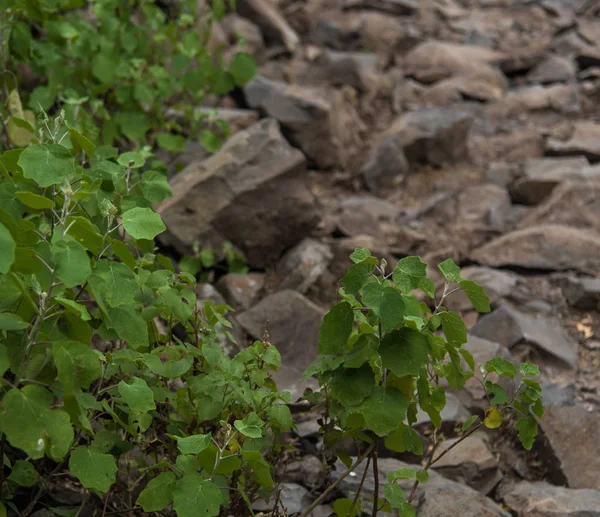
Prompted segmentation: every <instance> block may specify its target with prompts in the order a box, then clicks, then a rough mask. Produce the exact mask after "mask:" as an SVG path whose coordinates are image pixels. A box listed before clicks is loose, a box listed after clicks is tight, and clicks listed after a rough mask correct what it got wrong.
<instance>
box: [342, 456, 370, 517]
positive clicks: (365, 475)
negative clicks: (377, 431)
mask: <svg viewBox="0 0 600 517" xmlns="http://www.w3.org/2000/svg"><path fill="white" fill-rule="evenodd" d="M370 466H371V456H369V459H368V460H367V465H366V466H365V470H364V472H363V475H362V478H361V480H360V484H359V485H358V490H357V491H356V495H355V496H354V501H352V504H351V505H350V510H348V516H349V517H352V512H353V511H354V508H356V503H358V498H359V497H360V493H361V492H362V489H363V486H364V484H365V480H366V479H367V474H368V473H369V467H370Z"/></svg>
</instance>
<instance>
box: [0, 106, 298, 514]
mask: <svg viewBox="0 0 600 517" xmlns="http://www.w3.org/2000/svg"><path fill="white" fill-rule="evenodd" d="M40 126H41V127H42V128H43V131H41V132H39V133H38V134H37V136H36V140H35V143H32V144H31V145H28V146H27V147H25V148H21V149H13V150H8V151H5V152H4V153H3V154H1V155H0V200H1V202H0V206H1V208H0V292H1V293H2V296H0V375H1V376H2V381H1V388H2V395H1V401H0V430H1V433H2V436H1V442H0V443H1V445H0V450H1V451H2V454H3V458H4V464H5V468H6V469H8V470H10V474H9V475H8V476H7V477H6V479H4V478H3V479H0V487H2V489H3V494H2V501H3V503H0V511H5V510H6V507H9V508H12V509H13V510H14V511H15V512H19V513H18V514H19V515H22V516H28V515H30V514H31V513H32V512H33V511H34V509H35V508H36V505H37V504H38V502H39V501H43V499H42V498H44V496H45V494H46V491H47V488H48V483H49V481H50V480H52V479H53V478H54V476H57V475H60V476H65V475H68V476H70V477H71V478H72V479H73V480H75V481H77V482H78V483H79V484H80V485H81V486H82V487H83V488H85V489H87V491H88V492H89V493H90V494H91V495H92V499H91V500H92V501H93V500H94V499H93V498H94V497H95V498H96V500H97V501H98V504H99V505H104V509H105V511H106V510H107V509H108V511H110V512H112V513H119V514H124V513H126V512H129V511H140V512H141V511H145V512H158V511H162V510H163V509H165V508H166V507H169V505H172V509H173V510H174V511H175V513H176V514H177V515H178V517H188V516H195V515H198V512H200V513H202V515H207V516H211V515H212V516H217V515H221V514H222V513H224V512H229V513H233V514H235V515H242V514H244V513H247V512H248V510H247V507H248V505H249V504H250V500H251V499H252V498H254V497H256V496H257V495H262V496H264V497H268V495H269V493H270V491H271V489H272V487H273V485H274V481H273V478H272V472H273V468H274V465H275V464H276V463H277V461H278V459H279V457H280V456H281V454H280V452H281V450H282V447H283V445H282V444H281V443H280V441H279V440H278V436H279V435H280V433H281V432H282V431H285V430H288V429H289V428H290V427H291V426H292V419H291V415H290V410H289V409H288V406H287V405H286V404H285V403H286V402H290V400H289V394H284V393H279V392H278V391H277V389H276V387H275V385H274V383H273V381H272V380H271V378H270V377H269V371H270V370H276V369H277V367H278V365H279V361H280V357H279V354H278V352H277V350H276V349H275V348H274V347H273V346H272V345H271V344H270V343H268V342H266V341H264V342H255V343H254V344H253V345H252V346H250V347H248V348H244V349H242V350H240V351H239V353H237V354H235V355H233V354H231V355H228V354H224V353H223V350H222V349H221V347H220V345H219V344H218V343H219V342H222V339H220V338H222V336H223V335H225V336H228V337H229V338H230V339H231V340H233V338H232V337H231V334H230V333H229V328H230V327H231V324H230V323H229V322H228V321H227V319H226V318H225V314H226V312H227V311H228V310H229V307H228V306H226V305H215V304H212V303H210V302H206V303H203V304H199V303H198V302H197V300H196V294H195V290H194V288H195V278H194V276H192V275H190V274H189V273H187V272H185V271H180V272H177V271H176V270H175V268H174V267H173V264H172V262H171V261H170V259H168V258H167V257H165V256H163V255H161V254H160V253H157V250H156V248H155V244H154V241H153V239H154V237H155V236H156V235H158V234H159V233H161V232H162V231H163V230H164V229H165V227H164V224H163V223H162V221H161V218H160V216H159V215H158V214H157V213H156V212H155V211H154V210H153V208H152V204H153V203H156V202H160V201H161V200H162V199H164V198H165V197H166V196H168V195H169V193H170V189H169V185H168V182H167V179H166V176H165V173H164V172H163V171H161V170H159V169H156V168H154V165H155V164H154V162H153V161H152V156H151V153H150V152H149V150H148V149H146V148H144V149H142V150H139V151H136V152H127V153H124V154H120V155H119V154H118V152H117V150H116V149H115V148H113V147H110V146H106V145H104V146H100V147H97V146H95V145H94V144H93V143H92V142H91V141H90V140H88V139H87V138H86V137H84V136H83V135H82V134H81V133H79V132H78V131H77V130H76V129H74V128H73V127H69V126H68V125H67V126H66V125H65V121H64V113H63V114H61V115H60V116H59V117H57V118H56V119H55V120H51V119H48V118H47V117H44V116H43V117H42V119H41V120H40ZM125 466H126V469H127V472H131V471H134V469H135V471H136V472H138V474H137V475H136V477H135V479H134V478H133V477H132V476H124V477H125V480H122V477H120V476H119V478H120V479H121V481H119V482H117V478H118V473H119V472H120V471H122V469H123V468H125ZM143 483H147V486H146V487H145V488H144V489H143V490H142V491H141V493H139V495H138V492H139V489H138V486H140V487H142V486H143ZM24 487H25V488H26V487H30V488H28V490H29V491H30V496H29V497H28V498H27V499H26V501H27V502H26V504H25V505H24V506H23V505H21V502H22V501H23V498H19V497H17V496H18V494H19V493H22V491H23V490H24V489H25V488H24ZM109 493H110V495H111V497H110V498H109V497H108V495H109ZM19 505H21V506H19ZM54 510H55V512H56V514H57V515H64V514H65V513H64V512H67V511H70V510H69V509H64V508H54ZM61 512H63V513H61ZM225 515H227V513H225Z"/></svg>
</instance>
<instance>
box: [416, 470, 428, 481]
mask: <svg viewBox="0 0 600 517" xmlns="http://www.w3.org/2000/svg"><path fill="white" fill-rule="evenodd" d="M417 481H418V482H419V483H427V481H429V472H428V471H427V470H419V471H418V472H417Z"/></svg>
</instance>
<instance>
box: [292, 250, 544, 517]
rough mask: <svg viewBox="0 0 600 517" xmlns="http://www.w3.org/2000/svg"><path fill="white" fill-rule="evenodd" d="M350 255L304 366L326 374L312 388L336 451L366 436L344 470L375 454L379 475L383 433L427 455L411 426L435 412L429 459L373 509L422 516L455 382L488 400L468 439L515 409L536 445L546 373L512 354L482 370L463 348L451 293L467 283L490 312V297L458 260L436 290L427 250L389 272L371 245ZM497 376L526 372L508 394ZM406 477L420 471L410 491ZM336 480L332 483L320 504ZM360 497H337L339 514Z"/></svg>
mask: <svg viewBox="0 0 600 517" xmlns="http://www.w3.org/2000/svg"><path fill="white" fill-rule="evenodd" d="M351 259H352V261H353V262H354V265H352V266H351V267H350V269H349V270H348V272H347V274H346V275H345V276H344V278H343V280H342V283H343V288H342V289H340V296H341V299H342V301H341V302H340V303H338V304H337V305H335V306H334V307H333V308H332V309H331V310H330V311H329V312H328V313H327V314H326V315H325V318H324V320H323V324H322V326H321V328H320V330H319V348H318V352H319V354H320V357H319V358H318V359H317V361H316V362H315V363H313V364H312V365H311V366H310V367H309V368H308V369H307V371H306V373H305V375H306V376H311V375H315V374H316V375H318V378H319V381H320V384H321V392H320V393H313V392H311V391H310V390H308V391H307V393H306V394H305V396H306V397H307V399H308V400H310V401H312V402H314V403H317V402H321V403H322V405H323V408H324V415H323V424H322V432H323V434H324V436H323V440H324V443H325V444H326V445H327V446H328V449H329V452H330V454H331V453H334V452H335V445H336V444H337V443H338V442H339V441H340V440H342V439H348V438H351V439H353V440H354V441H356V442H359V443H360V442H363V443H365V446H366V451H365V452H363V454H362V456H361V457H360V458H359V459H358V460H357V462H356V463H355V464H354V465H352V461H351V459H350V457H349V456H348V455H347V453H343V452H339V451H338V455H339V457H340V459H341V460H342V461H343V462H344V463H345V464H346V466H347V467H348V469H349V470H348V471H347V472H346V474H345V475H347V474H349V473H350V472H351V471H352V470H353V469H354V468H356V466H357V465H358V464H360V463H361V462H363V461H365V460H367V458H368V461H369V462H372V464H373V467H374V476H375V478H376V479H377V448H378V443H379V442H380V441H383V442H384V444H385V447H387V448H388V449H389V450H391V451H397V452H406V451H408V452H412V453H414V454H417V455H422V454H423V443H422V441H421V438H420V437H419V435H418V434H417V433H416V431H415V430H414V429H413V427H412V426H413V424H414V423H415V422H416V421H417V413H418V411H419V409H421V410H422V411H424V412H425V413H427V415H428V416H429V418H430V420H431V423H432V424H433V426H434V428H435V431H434V434H433V447H432V450H431V451H430V452H429V459H428V461H427V464H426V466H425V468H424V469H419V470H417V469H411V468H404V469H400V470H399V471H397V472H394V473H391V474H389V475H388V480H387V481H388V482H387V483H386V484H385V486H384V487H383V489H384V494H385V500H383V501H380V500H376V501H374V502H373V510H372V513H371V515H373V516H375V515H376V514H377V511H378V510H379V509H385V510H386V511H391V509H396V510H398V511H399V514H400V516H402V517H409V516H414V515H415V514H414V509H413V507H412V505H411V501H412V499H413V497H414V495H415V490H416V487H417V485H418V484H419V483H421V482H425V481H427V478H428V470H429V468H430V467H431V466H432V465H434V464H435V463H436V461H437V460H438V459H439V458H440V457H441V456H442V455H443V454H445V452H443V453H439V455H437V456H436V455H435V453H436V448H437V446H438V444H439V442H438V436H437V430H438V429H439V428H440V426H441V424H442V418H441V412H442V410H443V408H444V407H445V405H446V390H447V389H448V388H451V389H453V390H458V389H460V388H462V387H463V386H464V384H465V382H466V381H467V380H469V379H471V378H475V379H477V380H478V381H479V382H480V383H481V385H482V386H483V388H484V389H485V393H486V395H487V400H488V401H489V407H488V408H487V409H486V411H485V415H484V418H483V420H482V421H481V420H480V417H479V416H477V415H474V416H473V417H471V418H470V419H469V420H467V421H466V422H465V423H464V425H463V427H462V431H463V432H466V433H465V434H464V435H463V438H462V439H464V438H466V437H468V436H469V435H470V434H471V433H473V432H474V431H476V430H478V429H480V428H481V427H487V428H488V429H496V428H498V427H500V426H501V425H502V422H503V419H504V415H506V414H507V413H508V411H509V410H514V411H515V412H516V414H517V422H516V428H517V430H518V435H519V439H520V440H521V442H522V444H523V446H524V447H525V448H526V449H531V447H532V445H533V442H534V439H535V436H536V435H537V432H538V425H537V421H536V419H535V417H536V416H537V417H541V416H542V414H543V410H544V408H543V405H542V398H541V386H540V384H539V382H538V381H536V380H535V379H534V377H535V376H537V375H539V373H540V372H539V369H538V367H537V366H535V365H533V364H531V363H522V364H521V365H520V368H519V370H518V371H517V368H516V366H515V365H514V364H513V363H511V362H510V361H507V360H506V359H502V358H494V359H491V360H490V361H488V362H487V363H486V364H485V365H479V372H480V374H481V376H482V378H479V377H478V376H477V375H476V365H475V361H474V359H473V356H472V355H471V353H470V352H469V351H468V350H467V349H465V348H463V347H462V346H463V345H464V344H465V343H466V342H467V328H466V327H465V324H464V323H463V321H462V318H461V317H460V315H459V314H458V313H456V312H453V311H450V310H448V309H446V308H445V307H444V305H443V304H444V301H445V300H446V299H447V298H448V296H450V295H451V294H452V293H454V292H456V291H458V290H462V291H463V292H464V293H465V294H466V295H467V296H468V298H469V299H470V300H471V302H472V303H473V306H474V307H475V309H476V310H477V311H479V312H489V310H490V305H489V298H488V297H487V295H486V294H485V293H484V291H483V289H482V288H481V287H480V286H479V285H478V284H476V283H475V282H473V281H471V280H463V279H462V278H461V276H460V269H459V267H458V266H457V265H456V264H455V263H454V262H453V261H452V260H450V259H449V260H446V261H444V262H442V263H441V264H439V270H440V272H441V274H442V275H443V277H444V279H445V283H444V288H443V293H442V294H441V295H440V296H439V297H436V293H435V291H436V290H435V286H434V283H433V281H432V280H431V279H429V278H428V277H427V266H426V264H425V263H424V262H422V261H421V259H420V258H419V257H405V258H403V259H401V260H400V261H399V262H398V264H397V266H396V267H395V268H394V270H393V271H391V272H390V273H386V266H387V264H386V262H385V260H384V259H382V260H377V259H376V258H375V257H373V256H371V253H370V252H369V251H368V250H366V249H361V248H358V249H356V250H355V251H354V253H353V254H352V255H351ZM417 289H418V290H420V291H421V292H422V293H424V294H425V296H426V297H428V298H429V299H430V303H429V304H426V303H423V302H419V300H418V299H417V297H416V296H415V295H414V294H412V291H414V290H417ZM431 307H432V308H431ZM440 331H441V332H440ZM494 376H495V377H500V378H501V377H505V378H507V379H511V380H512V381H514V380H515V379H517V377H519V376H520V381H519V384H518V387H517V385H516V383H513V384H514V386H515V387H516V388H515V389H514V393H507V391H506V390H505V389H504V388H503V387H502V386H501V385H500V384H498V383H497V382H494V381H493V380H492V377H494ZM462 439H459V440H458V441H456V442H455V443H454V444H453V445H452V446H451V447H450V448H452V447H454V446H456V445H458V444H459V443H460V441H462ZM367 470H368V467H367V468H366V469H365V473H366V472H367ZM343 476H344V475H342V477H341V478H339V481H341V479H343ZM401 479H414V480H415V482H414V485H413V489H412V491H411V493H410V495H409V497H408V498H407V497H406V496H405V494H404V492H403V491H402V489H401V488H400V486H399V485H398V483H397V482H398V480H401ZM336 485H337V483H333V484H331V485H330V486H329V488H328V489H327V490H326V491H325V493H324V494H323V495H322V496H321V497H320V498H319V499H317V501H316V502H315V505H316V504H318V503H319V502H320V501H321V500H322V499H323V498H324V497H325V496H326V495H327V494H329V493H330V492H331V491H332V490H333V489H334V488H335V486H336ZM361 486H362V485H361ZM361 505H362V501H361V499H360V490H359V493H357V494H356V498H355V499H354V500H347V499H340V500H338V501H336V511H337V514H338V515H339V516H345V517H347V516H354V515H357V514H358V513H360V510H361V509H362V507H361ZM308 513H309V511H306V512H305V513H304V514H303V515H304V516H305V515H308Z"/></svg>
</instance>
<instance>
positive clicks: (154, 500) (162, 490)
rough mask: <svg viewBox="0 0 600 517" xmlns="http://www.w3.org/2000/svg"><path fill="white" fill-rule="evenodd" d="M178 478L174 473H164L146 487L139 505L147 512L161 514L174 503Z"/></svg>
mask: <svg viewBox="0 0 600 517" xmlns="http://www.w3.org/2000/svg"><path fill="white" fill-rule="evenodd" d="M176 482H177V478H176V477H175V474H173V473H172V472H162V473H161V474H159V475H158V476H156V477H155V478H154V479H152V480H150V482H149V483H148V484H147V485H146V488H144V490H142V492H141V493H140V495H139V496H138V498H137V504H138V505H139V506H141V507H142V510H144V511H145V512H160V511H161V510H163V509H164V508H165V507H166V506H167V505H168V504H170V503H171V501H173V489H174V488H175V483H176Z"/></svg>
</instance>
